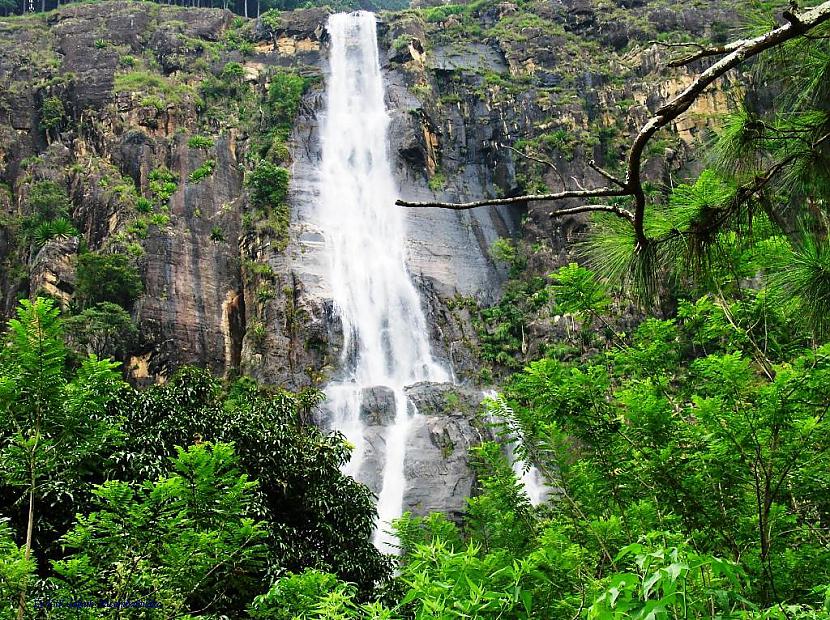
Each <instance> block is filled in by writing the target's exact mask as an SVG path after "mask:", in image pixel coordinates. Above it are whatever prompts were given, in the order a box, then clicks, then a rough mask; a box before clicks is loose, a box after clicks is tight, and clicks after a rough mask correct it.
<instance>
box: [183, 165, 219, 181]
mask: <svg viewBox="0 0 830 620" xmlns="http://www.w3.org/2000/svg"><path fill="white" fill-rule="evenodd" d="M215 168H216V160H215V159H206V160H205V162H204V163H203V164H202V165H201V166H199V167H198V168H196V169H195V170H194V171H193V172H191V173H190V176H189V177H188V180H189V181H190V182H191V183H198V182H199V181H201V180H202V179H204V178H205V177H209V176H210V175H212V174H213V170H214V169H215Z"/></svg>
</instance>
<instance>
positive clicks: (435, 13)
mask: <svg viewBox="0 0 830 620" xmlns="http://www.w3.org/2000/svg"><path fill="white" fill-rule="evenodd" d="M463 12H464V5H463V4H442V5H440V6H435V7H430V8H428V9H426V10H425V11H424V19H426V21H428V22H443V21H446V19H447V18H448V17H449V16H450V15H460V14H461V13H463Z"/></svg>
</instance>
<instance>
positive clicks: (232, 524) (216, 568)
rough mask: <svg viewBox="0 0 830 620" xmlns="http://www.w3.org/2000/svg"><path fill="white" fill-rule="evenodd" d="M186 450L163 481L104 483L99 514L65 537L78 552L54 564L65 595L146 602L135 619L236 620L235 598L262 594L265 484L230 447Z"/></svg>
mask: <svg viewBox="0 0 830 620" xmlns="http://www.w3.org/2000/svg"><path fill="white" fill-rule="evenodd" d="M176 454H177V455H176V457H175V458H173V459H171V462H170V471H168V472H167V473H166V474H165V475H164V476H162V477H161V478H159V479H158V480H156V481H153V482H149V481H148V482H144V483H143V484H141V485H138V486H136V485H133V484H130V483H128V482H122V481H117V480H111V481H108V482H105V483H104V484H101V485H99V486H97V487H96V489H95V491H94V494H95V497H96V499H97V501H98V503H99V506H100V507H99V509H98V510H97V511H95V512H92V513H90V514H89V515H86V516H82V515H79V516H78V520H77V522H76V524H75V526H74V527H73V528H72V530H71V531H70V532H69V533H67V534H66V535H65V536H64V537H63V541H62V542H63V544H64V545H65V546H66V547H67V548H68V549H69V550H70V552H69V554H68V555H67V557H66V558H65V559H62V560H59V561H57V562H55V563H54V569H55V572H56V573H57V575H58V577H57V578H56V579H55V580H54V581H55V584H56V585H57V593H56V598H57V599H61V598H62V599H64V600H73V599H74V600H86V601H101V600H105V601H106V600H108V601H110V603H112V604H117V603H119V602H126V601H129V602H131V603H139V604H140V605H141V611H136V612H134V613H136V615H138V614H141V612H142V611H146V615H145V614H141V617H151V618H153V617H157V618H173V617H182V616H183V615H184V614H190V613H192V614H203V613H211V614H212V613H222V614H231V615H233V616H236V614H238V613H240V612H241V611H242V610H241V609H239V608H238V607H235V606H234V602H235V601H238V600H240V599H241V600H243V601H247V600H250V599H251V598H253V595H254V594H255V593H256V592H258V591H259V588H260V583H261V580H262V577H263V572H264V568H265V557H266V547H265V544H264V542H265V539H266V536H267V534H266V524H265V523H263V522H262V521H259V520H256V519H255V518H254V517H253V515H254V514H255V512H256V504H257V496H256V493H255V489H256V486H257V483H256V482H253V481H250V480H249V479H248V477H247V476H246V475H245V474H244V473H242V472H240V470H239V469H238V466H237V460H236V456H235V455H234V452H233V447H232V446H230V445H228V444H222V443H217V444H211V443H199V444H197V445H192V446H190V447H188V448H187V449H185V448H182V447H177V449H176ZM67 612H68V613H67ZM61 613H64V614H66V615H67V617H77V613H78V612H77V610H57V613H56V616H57V617H63V616H61V615H60V614H61ZM98 614H100V611H99V610H97V609H96V610H94V613H93V614H91V617H99V615H98Z"/></svg>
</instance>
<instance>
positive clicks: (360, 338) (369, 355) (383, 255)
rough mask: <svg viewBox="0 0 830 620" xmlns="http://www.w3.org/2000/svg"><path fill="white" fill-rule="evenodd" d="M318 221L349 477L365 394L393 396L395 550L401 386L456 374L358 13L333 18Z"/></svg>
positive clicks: (373, 54)
mask: <svg viewBox="0 0 830 620" xmlns="http://www.w3.org/2000/svg"><path fill="white" fill-rule="evenodd" d="M328 32H329V35H330V37H331V39H330V41H331V49H330V55H329V63H330V68H329V75H328V80H327V88H326V104H325V114H324V117H323V121H322V126H321V142H322V160H321V164H320V187H321V195H320V202H319V220H320V225H321V228H322V232H323V236H324V238H325V242H326V246H327V248H328V250H329V252H328V254H329V256H330V259H329V281H330V283H331V286H332V290H333V299H334V303H335V306H336V309H337V312H338V314H339V316H340V319H341V321H342V325H343V336H344V346H343V359H342V366H343V368H344V376H343V377H342V379H341V380H339V381H337V382H333V383H331V384H329V385H328V387H327V388H326V396H327V402H328V407H329V409H330V411H331V414H332V425H333V427H334V428H336V429H338V430H340V431H341V432H343V433H344V434H345V435H346V437H347V439H348V440H349V441H350V442H351V443H352V444H353V445H354V451H353V454H352V460H351V462H350V463H349V466H348V469H347V473H349V474H351V475H354V476H355V477H356V478H358V479H361V477H362V467H361V466H362V465H363V461H364V457H365V454H366V449H367V446H366V441H367V440H366V437H365V422H364V421H363V420H362V419H361V417H360V410H361V403H362V399H363V394H364V393H365V392H364V390H365V389H366V388H372V387H376V386H384V387H386V388H388V389H389V390H391V391H392V393H393V394H394V401H395V405H394V409H395V411H394V419H393V420H392V422H391V423H390V424H389V425H387V426H386V427H385V429H384V437H383V441H384V449H383V460H382V471H381V472H380V479H381V483H380V491H379V493H378V519H379V522H378V527H377V530H376V535H375V536H376V539H375V544H376V545H378V547H379V548H381V550H383V551H387V552H394V547H393V545H394V539H393V538H392V537H391V536H389V534H388V527H389V526H388V524H389V522H390V521H391V520H392V519H394V518H396V517H398V516H400V514H401V510H402V503H403V494H404V490H405V486H406V480H405V476H404V460H405V457H406V444H407V433H408V427H409V423H410V420H411V415H412V411H413V408H412V407H411V405H410V404H409V403H408V402H407V398H406V395H405V393H404V387H405V386H407V385H411V384H413V383H417V382H419V381H434V382H444V381H449V380H450V375H449V373H448V372H447V370H446V369H445V368H444V367H442V366H441V365H440V364H439V363H438V362H437V361H436V360H435V358H434V357H433V355H432V351H431V350H430V344H429V339H428V336H427V333H428V332H427V329H428V327H427V322H426V318H425V316H424V312H423V310H422V308H421V303H420V298H419V296H418V292H417V290H416V288H415V286H414V285H413V283H412V280H411V278H410V274H409V273H408V271H407V268H406V261H405V240H406V231H405V222H404V213H403V210H402V209H400V208H398V207H396V206H395V199H396V197H397V196H398V191H397V188H396V185H395V181H394V178H393V176H392V169H391V166H390V163H389V154H388V149H387V129H388V126H389V115H388V114H387V110H386V106H385V103H384V87H383V78H382V75H381V70H380V63H379V60H378V47H377V38H376V22H375V16H374V14H372V13H369V12H365V11H360V12H356V13H351V14H345V13H340V14H336V15H332V16H330V17H329V20H328Z"/></svg>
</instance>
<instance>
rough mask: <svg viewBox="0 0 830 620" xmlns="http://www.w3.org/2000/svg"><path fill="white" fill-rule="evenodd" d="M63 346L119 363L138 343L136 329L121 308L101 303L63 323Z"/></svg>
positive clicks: (130, 318)
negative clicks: (66, 345) (67, 345)
mask: <svg viewBox="0 0 830 620" xmlns="http://www.w3.org/2000/svg"><path fill="white" fill-rule="evenodd" d="M63 326H64V330H65V333H66V339H67V342H68V343H69V344H70V346H72V347H73V348H75V349H76V350H78V351H81V352H83V353H89V354H93V355H96V356H98V357H99V358H104V357H114V358H116V359H123V358H124V357H125V356H126V355H127V353H129V352H130V351H131V350H132V347H133V345H134V343H135V342H136V340H137V339H138V328H137V327H136V326H135V323H134V322H133V320H132V317H130V315H129V313H128V312H127V311H126V310H124V308H122V307H121V306H119V305H117V304H114V303H110V302H102V303H98V304H95V305H94V306H92V307H91V308H87V309H86V310H84V311H83V312H81V313H80V314H78V315H76V316H72V317H69V318H66V319H64V322H63Z"/></svg>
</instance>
